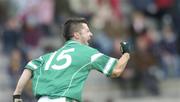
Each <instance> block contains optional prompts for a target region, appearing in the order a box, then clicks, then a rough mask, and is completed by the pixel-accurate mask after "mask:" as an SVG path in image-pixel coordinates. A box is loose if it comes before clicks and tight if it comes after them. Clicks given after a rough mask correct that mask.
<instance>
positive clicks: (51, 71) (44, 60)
mask: <svg viewBox="0 0 180 102" xmlns="http://www.w3.org/2000/svg"><path fill="white" fill-rule="evenodd" d="M116 63H117V59H115V58H112V57H109V56H106V55H104V54H102V53H100V52H99V51H97V50H96V49H94V48H91V47H89V46H87V45H84V44H81V43H79V42H76V41H74V40H70V41H67V42H66V43H65V45H64V46H63V47H62V48H60V49H58V50H57V51H55V52H52V53H48V54H45V55H43V56H41V57H39V58H37V59H35V60H32V61H30V62H29V63H28V64H27V65H26V67H25V68H28V69H30V70H32V72H33V77H32V82H33V84H32V86H33V92H34V94H35V96H37V97H39V96H48V97H49V98H59V97H69V98H72V99H76V100H78V101H81V94H82V90H83V87H84V83H85V80H86V79H87V76H88V74H89V72H90V71H91V70H93V69H95V70H98V71H100V72H102V73H103V74H105V75H106V76H110V75H111V73H112V70H113V68H114V66H115V64H116Z"/></svg>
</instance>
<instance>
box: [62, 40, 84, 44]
mask: <svg viewBox="0 0 180 102" xmlns="http://www.w3.org/2000/svg"><path fill="white" fill-rule="evenodd" d="M73 43H76V44H81V43H80V42H78V41H75V40H69V41H67V42H66V43H65V44H73Z"/></svg>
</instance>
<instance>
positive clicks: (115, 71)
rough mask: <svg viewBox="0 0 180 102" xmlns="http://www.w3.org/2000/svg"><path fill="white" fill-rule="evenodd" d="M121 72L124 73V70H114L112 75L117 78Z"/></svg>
mask: <svg viewBox="0 0 180 102" xmlns="http://www.w3.org/2000/svg"><path fill="white" fill-rule="evenodd" d="M121 74H122V70H114V71H113V73H112V75H111V77H112V78H117V77H120V75H121Z"/></svg>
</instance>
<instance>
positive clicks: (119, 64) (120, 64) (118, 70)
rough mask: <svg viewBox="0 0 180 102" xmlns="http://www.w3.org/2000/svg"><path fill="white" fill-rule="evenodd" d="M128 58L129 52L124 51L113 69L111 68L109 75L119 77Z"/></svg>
mask: <svg viewBox="0 0 180 102" xmlns="http://www.w3.org/2000/svg"><path fill="white" fill-rule="evenodd" d="M129 58H130V54H129V53H124V54H123V55H122V56H121V58H120V59H119V60H118V62H117V64H116V66H115V69H114V70H113V73H112V75H111V77H119V76H120V75H121V73H122V72H123V71H124V69H125V67H126V65H127V63H128V60H129Z"/></svg>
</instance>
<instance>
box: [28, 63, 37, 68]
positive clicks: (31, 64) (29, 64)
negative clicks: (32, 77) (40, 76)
mask: <svg viewBox="0 0 180 102" xmlns="http://www.w3.org/2000/svg"><path fill="white" fill-rule="evenodd" d="M28 66H31V67H32V68H34V69H37V68H38V67H37V66H36V65H35V64H34V63H32V62H29V63H28Z"/></svg>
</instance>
